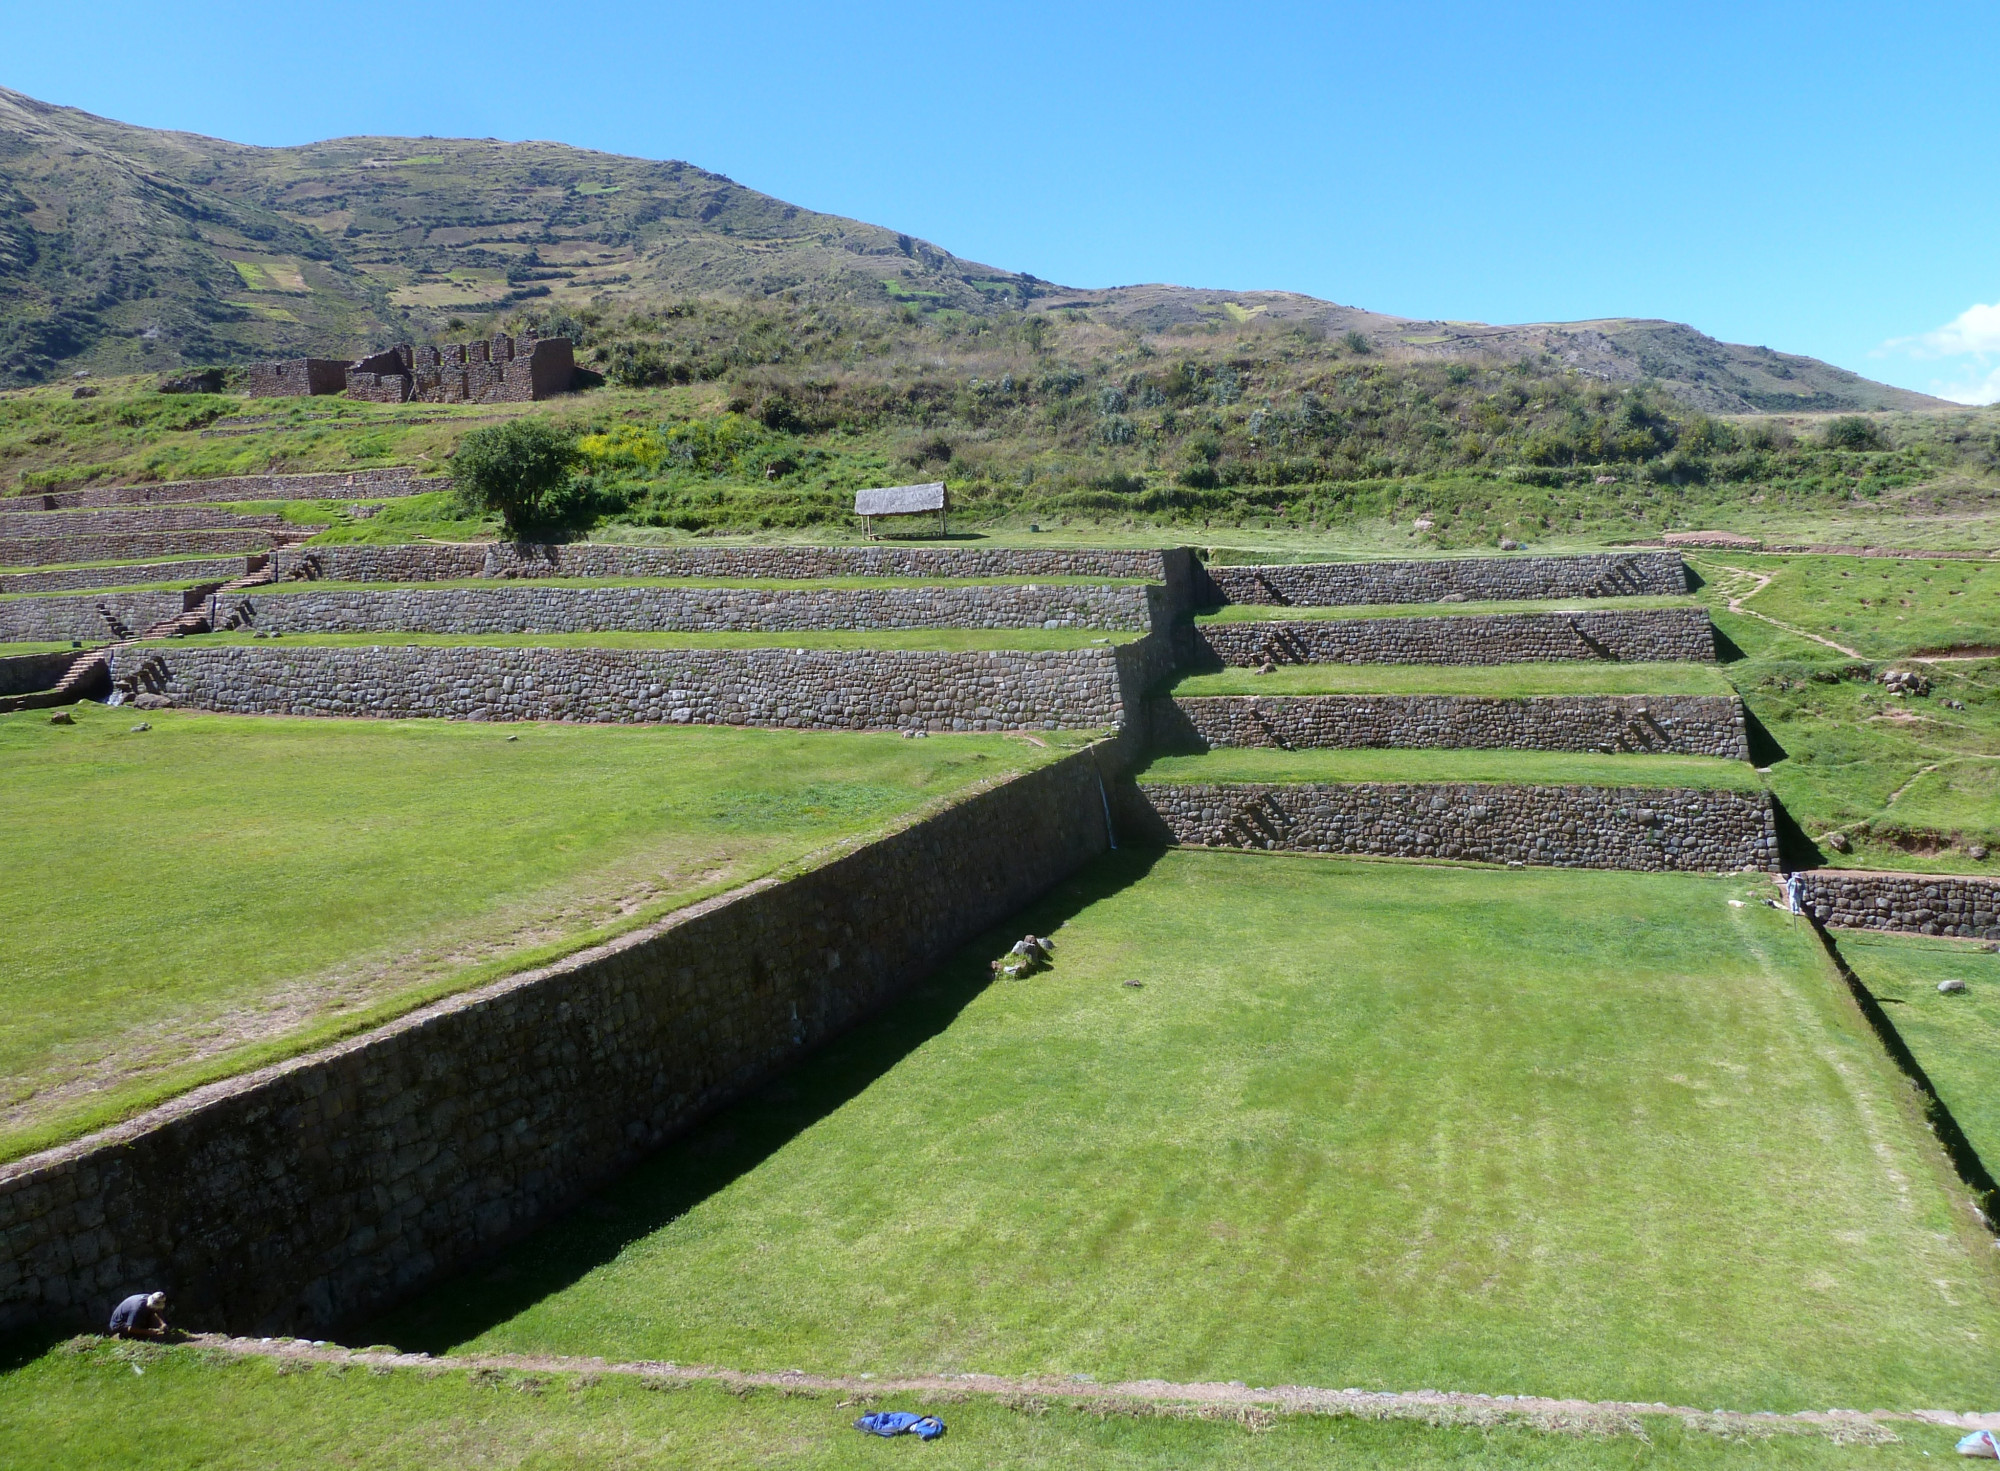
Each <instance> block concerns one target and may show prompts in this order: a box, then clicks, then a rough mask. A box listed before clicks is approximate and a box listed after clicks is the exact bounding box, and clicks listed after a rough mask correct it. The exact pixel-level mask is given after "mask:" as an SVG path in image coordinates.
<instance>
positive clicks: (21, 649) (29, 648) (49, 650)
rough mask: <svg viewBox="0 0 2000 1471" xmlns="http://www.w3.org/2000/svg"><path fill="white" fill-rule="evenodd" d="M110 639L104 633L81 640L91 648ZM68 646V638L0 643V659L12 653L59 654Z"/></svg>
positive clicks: (64, 651) (66, 649) (69, 645)
mask: <svg viewBox="0 0 2000 1471" xmlns="http://www.w3.org/2000/svg"><path fill="white" fill-rule="evenodd" d="M110 641H111V640H110V636H109V635H108V634H107V635H106V636H105V637H104V638H100V639H86V640H83V642H85V643H87V644H89V645H90V646H91V647H93V648H95V647H96V646H97V645H99V644H104V643H109V642H110ZM70 647H71V643H70V640H68V639H64V640H63V641H62V642H61V643H44V644H38V643H24V644H0V659H6V658H10V657H12V656H13V655H15V654H60V653H66V652H68V650H69V648H70Z"/></svg>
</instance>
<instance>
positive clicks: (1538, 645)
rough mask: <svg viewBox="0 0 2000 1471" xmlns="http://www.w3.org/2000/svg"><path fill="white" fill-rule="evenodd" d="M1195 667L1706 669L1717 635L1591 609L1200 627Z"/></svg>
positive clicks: (1677, 611)
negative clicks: (1603, 663) (1601, 665)
mask: <svg viewBox="0 0 2000 1471" xmlns="http://www.w3.org/2000/svg"><path fill="white" fill-rule="evenodd" d="M1192 634H1193V643H1194V649H1193V652H1194V656H1195V659H1196V660H1197V661H1200V662H1208V661H1220V662H1221V663H1223V664H1225V665H1231V666H1235V667H1240V668H1254V667H1256V666H1257V665H1260V664H1263V663H1265V662H1267V661H1268V662H1270V663H1273V664H1522V663H1538V662H1543V661H1554V660H1565V661H1566V660H1577V659H1604V660H1611V661H1614V662H1617V663H1649V662H1656V661H1660V660H1670V661H1676V660H1687V661H1701V662H1710V661H1713V660H1714V658H1715V629H1714V628H1713V626H1712V625H1711V624H1710V623H1709V621H1708V613H1707V611H1706V610H1705V609H1702V608H1696V607H1687V608H1626V609H1608V608H1607V609H1602V610H1597V609H1590V610H1584V611H1580V612H1575V613H1488V614H1461V615H1459V616H1457V617H1441V618H1312V619H1297V620H1279V619H1246V620H1244V621H1242V622H1235V623H1200V624H1196V625H1194V627H1193V630H1192Z"/></svg>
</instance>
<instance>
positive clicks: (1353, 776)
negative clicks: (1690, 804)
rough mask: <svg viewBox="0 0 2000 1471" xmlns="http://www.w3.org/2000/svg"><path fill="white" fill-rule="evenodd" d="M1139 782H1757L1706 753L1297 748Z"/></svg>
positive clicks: (1234, 756) (1169, 761) (1217, 755)
mask: <svg viewBox="0 0 2000 1471" xmlns="http://www.w3.org/2000/svg"><path fill="white" fill-rule="evenodd" d="M1139 781H1140V782H1141V783H1142V784H1143V783H1149V782H1172V783H1176V784H1187V783H1198V782H1224V781H1244V782H1320V781H1324V782H1361V781H1374V782H1432V781H1472V782H1515V783H1519V784H1522V785H1525V786H1600V787H1605V786H1610V787H1701V788H1721V789H1725V790H1730V791H1739V792H1754V791H1756V790H1758V789H1759V787H1760V786H1761V785H1762V782H1761V781H1760V780H1759V778H1758V776H1757V773H1756V772H1755V771H1754V770H1752V769H1751V768H1750V767H1749V766H1746V765H1745V764H1744V763H1743V762H1741V761H1723V760H1719V759H1717V758H1714V757H1710V756H1644V755H1631V754H1626V753H1622V752H1619V753H1612V754H1606V755H1575V754H1572V753H1570V752H1567V751H1457V750H1412V751H1404V750H1393V749H1391V750H1377V749H1372V748H1370V749H1356V750H1298V751H1282V750H1278V749H1276V748H1275V747H1264V746H1226V747H1217V748H1216V749H1215V750H1212V751H1207V752H1204V753H1202V754H1201V755H1198V756H1155V757H1153V758H1152V759H1151V760H1150V761H1148V762H1147V764H1146V766H1145V767H1144V769H1143V770H1141V771H1140V772H1139Z"/></svg>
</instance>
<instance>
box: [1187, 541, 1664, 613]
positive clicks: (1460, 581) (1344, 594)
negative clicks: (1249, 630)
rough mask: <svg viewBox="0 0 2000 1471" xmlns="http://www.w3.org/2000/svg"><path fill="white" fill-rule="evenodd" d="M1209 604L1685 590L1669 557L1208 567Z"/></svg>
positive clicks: (1326, 604) (1343, 603) (1348, 603)
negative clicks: (1211, 590)
mask: <svg viewBox="0 0 2000 1471" xmlns="http://www.w3.org/2000/svg"><path fill="white" fill-rule="evenodd" d="M1207 572H1208V581H1209V585H1210V587H1211V588H1212V589H1213V594H1212V597H1211V598H1210V601H1211V602H1214V603H1281V604H1286V605H1290V606H1294V607H1301V608H1310V607H1321V608H1332V607H1354V606H1361V605H1365V604H1369V603H1435V602H1441V601H1444V602H1449V601H1454V600H1456V601H1463V602H1481V601H1499V600H1502V599H1507V600H1512V599H1516V598H1608V597H1637V596H1641V595H1648V594H1679V593H1684V592H1687V591H1688V590H1689V589H1688V575H1687V567H1686V566H1685V565H1684V564H1683V563H1682V561H1681V559H1680V555H1679V554H1678V553H1675V552H1599V553H1594V554H1590V555H1585V556H1577V557H1464V558H1444V557H1439V558H1433V559H1429V560H1418V561H1407V562H1307V563H1301V564H1297V565H1267V566H1256V567H1216V566H1210V567H1209V568H1207Z"/></svg>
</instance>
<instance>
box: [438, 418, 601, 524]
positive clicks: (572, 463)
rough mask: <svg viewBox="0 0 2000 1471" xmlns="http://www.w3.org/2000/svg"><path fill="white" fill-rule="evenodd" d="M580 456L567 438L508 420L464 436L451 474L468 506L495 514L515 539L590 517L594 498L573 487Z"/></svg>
mask: <svg viewBox="0 0 2000 1471" xmlns="http://www.w3.org/2000/svg"><path fill="white" fill-rule="evenodd" d="M580 458H581V454H580V452H579V451H578V449H577V445H576V440H575V438H574V437H573V436H572V435H570V434H568V433H566V432H565V431H563V430H561V429H558V428H556V427H555V426H554V425H553V424H549V423H546V422H544V421H543V420H540V419H514V420H510V421H509V422H507V423H505V424H496V425H494V426H493V427H492V428H490V429H475V430H473V431H472V432H471V433H470V434H468V435H466V436H465V438H464V439H463V440H461V441H460V442H459V446H458V451H457V453H455V454H454V455H452V457H451V475H452V481H453V483H454V485H455V487H456V489H457V491H458V494H459V497H460V498H461V499H462V500H463V501H464V502H465V504H466V505H467V506H468V507H469V508H471V509H472V510H474V511H479V512H487V511H496V512H498V513H499V515H500V519H501V520H502V521H503V522H504V523H505V524H506V527H507V534H508V535H510V536H513V537H516V538H519V537H524V536H528V535H531V534H534V533H539V532H545V531H549V530H552V529H554V528H556V527H560V526H563V525H566V524H569V523H571V522H573V521H575V520H577V519H580V518H582V517H584V516H586V515H589V514H594V512H595V497H594V496H592V495H591V494H590V493H589V492H587V491H586V492H583V493H582V494H581V495H580V494H579V493H578V488H577V487H576V486H575V484H574V478H575V471H576V468H577V463H578V461H579V459H580Z"/></svg>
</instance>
